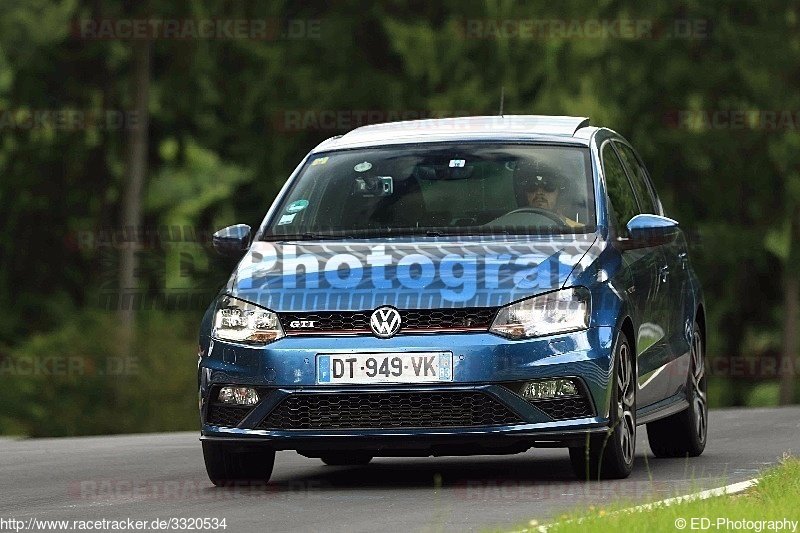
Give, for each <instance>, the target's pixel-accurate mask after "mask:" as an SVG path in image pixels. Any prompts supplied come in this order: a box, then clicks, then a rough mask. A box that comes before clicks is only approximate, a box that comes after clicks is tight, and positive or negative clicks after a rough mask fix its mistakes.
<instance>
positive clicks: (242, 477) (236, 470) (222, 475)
mask: <svg viewBox="0 0 800 533" xmlns="http://www.w3.org/2000/svg"><path fill="white" fill-rule="evenodd" d="M203 459H205V463H206V472H208V478H209V479H210V480H211V482H212V483H213V484H214V485H216V486H218V487H222V486H225V485H227V484H230V483H234V482H243V481H244V482H254V481H258V482H264V483H266V482H267V481H269V478H270V476H271V475H272V468H273V467H274V466H275V450H269V449H256V450H236V449H234V448H232V447H231V445H230V444H227V443H220V442H210V441H203Z"/></svg>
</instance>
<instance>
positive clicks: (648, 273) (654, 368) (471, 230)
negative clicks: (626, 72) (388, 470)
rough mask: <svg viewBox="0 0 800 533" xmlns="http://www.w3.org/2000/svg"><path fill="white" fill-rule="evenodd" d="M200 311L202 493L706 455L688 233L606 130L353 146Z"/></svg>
mask: <svg viewBox="0 0 800 533" xmlns="http://www.w3.org/2000/svg"><path fill="white" fill-rule="evenodd" d="M213 242H214V247H215V249H216V250H217V251H218V252H219V253H220V254H222V255H224V256H226V257H228V258H230V259H231V260H235V261H237V263H236V267H235V269H234V271H233V274H232V275H231V277H230V279H229V281H228V282H227V284H226V286H225V287H223V288H222V290H221V291H220V294H219V296H218V298H217V300H216V301H215V303H213V304H212V305H211V307H210V308H209V309H208V311H207V312H206V314H205V316H204V318H203V323H202V329H201V334H200V346H199V353H198V359H199V360H198V381H199V393H200V414H201V422H202V433H201V441H202V447H203V454H204V457H205V464H206V467H207V471H208V475H209V478H210V479H211V481H212V482H213V483H214V484H217V485H223V484H226V483H230V482H232V481H237V482H238V481H243V480H258V481H266V480H268V479H269V478H270V475H271V473H272V469H273V465H274V461H275V451H276V450H296V451H297V452H298V453H300V454H302V455H304V456H307V457H310V458H319V459H321V460H322V461H323V462H324V463H326V464H328V465H363V464H366V463H368V462H369V461H371V460H372V459H373V458H374V457H380V456H443V455H471V454H508V453H520V452H524V451H526V450H528V449H529V448H531V447H566V448H568V449H569V456H570V458H571V463H572V466H573V469H574V471H575V474H576V476H578V477H579V478H581V479H598V478H624V477H626V476H628V475H629V474H630V472H631V469H632V466H633V461H634V455H635V443H636V433H637V427H638V426H641V425H643V424H644V425H646V428H647V436H648V439H649V443H650V448H651V450H652V451H653V453H654V454H655V455H656V456H658V457H685V456H697V455H700V454H701V453H702V452H703V449H704V447H705V443H706V433H707V423H708V409H707V400H706V380H705V372H704V348H705V324H706V319H705V306H704V302H703V296H702V289H701V286H700V282H699V281H698V278H697V276H696V275H695V273H694V271H693V269H692V264H691V262H690V260H689V255H688V253H689V249H688V245H687V238H686V236H685V234H684V232H683V230H682V229H681V228H680V227H679V225H678V222H676V221H675V220H672V219H670V218H667V217H666V216H665V213H664V209H663V207H662V205H661V202H660V201H659V198H658V195H657V194H656V191H655V189H654V187H653V184H652V182H651V180H650V177H649V175H648V172H647V170H646V169H645V166H644V164H643V163H642V161H641V159H640V158H639V156H638V155H637V154H636V152H635V151H634V149H633V148H632V147H631V145H630V144H629V143H628V142H627V141H626V140H625V139H624V138H623V137H621V136H620V135H618V134H617V133H615V132H613V131H611V130H609V129H607V128H599V127H593V126H590V123H589V120H588V119H586V118H580V117H555V116H553V117H550V116H498V117H464V118H453V119H437V120H422V121H409V122H399V123H390V124H380V125H371V126H365V127H361V128H357V129H355V130H353V131H351V132H349V133H347V134H345V135H342V136H339V137H334V138H331V139H328V140H327V141H325V142H323V143H321V144H320V145H319V146H317V147H316V148H314V149H313V150H312V151H311V152H310V153H309V154H308V155H307V156H306V158H305V159H304V160H303V161H302V162H301V163H300V165H299V166H298V167H297V169H296V170H295V171H294V173H293V174H292V175H291V177H290V178H289V179H288V180H287V182H286V184H285V185H284V187H283V188H282V190H281V191H280V193H279V194H278V196H277V198H276V199H275V202H274V203H273V204H272V207H271V208H270V209H269V211H268V212H267V214H266V217H265V218H264V220H263V222H262V224H261V226H260V227H259V228H258V229H257V230H256V231H255V232H252V231H251V228H250V227H249V226H247V225H243V224H239V225H235V226H230V227H228V228H225V229H223V230H220V231H219V232H217V233H216V234H215V235H214V238H213Z"/></svg>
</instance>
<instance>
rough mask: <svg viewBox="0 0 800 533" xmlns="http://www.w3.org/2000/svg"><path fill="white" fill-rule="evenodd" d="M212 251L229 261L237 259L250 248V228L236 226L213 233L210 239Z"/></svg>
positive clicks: (245, 225)
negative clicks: (212, 246)
mask: <svg viewBox="0 0 800 533" xmlns="http://www.w3.org/2000/svg"><path fill="white" fill-rule="evenodd" d="M211 242H212V244H213V245H214V250H216V252H217V253H218V254H219V255H221V256H223V257H227V258H229V259H239V258H240V257H242V256H243V255H244V253H245V252H246V251H247V249H248V248H249V247H250V226H248V225H247V224H236V225H234V226H228V227H227V228H222V229H221V230H219V231H217V232H216V233H214V235H213V237H212V238H211Z"/></svg>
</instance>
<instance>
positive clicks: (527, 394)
mask: <svg viewBox="0 0 800 533" xmlns="http://www.w3.org/2000/svg"><path fill="white" fill-rule="evenodd" d="M520 396H522V397H523V398H525V399H526V400H547V399H551V398H565V397H568V396H578V387H576V386H575V382H573V381H572V380H571V379H548V380H544V381H529V382H527V383H525V384H523V385H522V390H521V391H520Z"/></svg>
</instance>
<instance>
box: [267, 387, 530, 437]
mask: <svg viewBox="0 0 800 533" xmlns="http://www.w3.org/2000/svg"><path fill="white" fill-rule="evenodd" d="M520 423H523V421H522V420H521V419H520V418H519V416H517V415H516V414H514V413H513V412H511V411H510V410H509V409H508V408H507V407H506V406H504V405H503V404H501V403H500V402H498V401H497V400H496V399H494V398H493V397H491V396H489V395H487V394H484V393H481V392H474V391H435V392H425V391H421V392H358V393H309V394H295V395H292V396H289V397H288V398H286V399H285V400H283V402H281V403H280V404H279V405H278V406H277V407H276V408H275V410H274V411H272V413H270V414H269V416H267V418H265V419H264V420H263V421H262V422H261V423H260V424H259V425H258V429H286V430H291V429H391V428H439V427H478V426H501V425H502V426H505V425H513V424H520Z"/></svg>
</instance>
